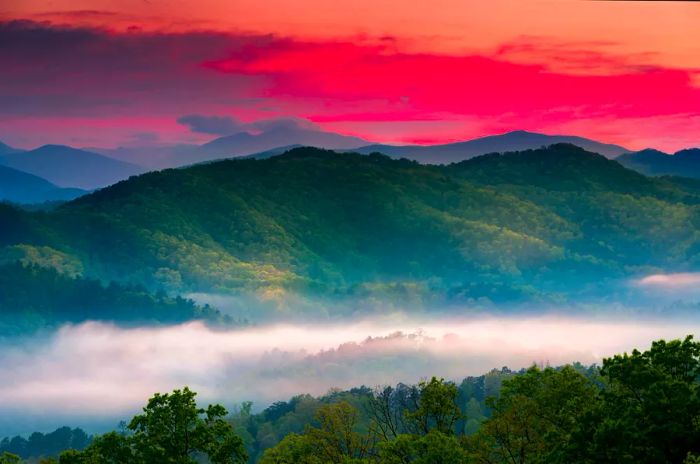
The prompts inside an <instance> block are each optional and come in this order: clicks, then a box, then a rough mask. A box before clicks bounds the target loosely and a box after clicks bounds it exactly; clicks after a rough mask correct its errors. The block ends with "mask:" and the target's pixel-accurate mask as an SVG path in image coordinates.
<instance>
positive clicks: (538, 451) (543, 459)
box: [470, 366, 598, 464]
mask: <svg viewBox="0 0 700 464" xmlns="http://www.w3.org/2000/svg"><path fill="white" fill-rule="evenodd" d="M597 392H598V389H597V387H596V385H595V384H594V383H593V381H592V380H591V379H589V378H587V377H586V376H584V375H583V374H581V373H579V372H578V371H576V370H575V369H574V368H572V367H571V366H565V367H564V368H562V369H560V370H557V369H552V368H546V369H544V370H541V369H539V368H537V367H531V368H530V369H528V370H527V371H526V372H525V373H524V374H522V375H518V376H515V377H512V378H511V379H509V380H506V381H505V382H504V383H503V387H502V389H501V394H500V397H499V398H497V399H496V398H489V400H488V405H489V407H490V408H491V409H492V411H493V412H492V414H493V415H492V417H491V418H490V419H489V420H487V421H485V422H484V423H483V425H482V427H481V429H480V430H479V431H478V433H477V434H476V435H475V436H474V437H473V438H471V439H470V443H471V449H472V450H473V452H474V456H475V457H476V458H477V460H478V461H481V462H484V463H509V464H526V463H552V462H560V461H561V459H562V456H563V454H564V453H565V452H566V450H567V448H566V447H567V445H568V443H569V442H570V440H571V436H572V434H573V433H574V432H575V431H576V430H577V428H578V424H579V422H580V421H581V420H582V418H583V417H584V416H585V415H586V414H588V413H589V412H590V411H591V410H592V408H594V407H595V406H596V404H597V401H598V398H597V396H596V395H597ZM561 462H566V461H565V460H564V461H561Z"/></svg>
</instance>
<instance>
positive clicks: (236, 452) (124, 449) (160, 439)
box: [60, 387, 248, 464]
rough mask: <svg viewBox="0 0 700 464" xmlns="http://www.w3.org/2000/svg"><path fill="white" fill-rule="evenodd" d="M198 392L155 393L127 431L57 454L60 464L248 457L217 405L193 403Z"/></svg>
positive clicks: (235, 463)
mask: <svg viewBox="0 0 700 464" xmlns="http://www.w3.org/2000/svg"><path fill="white" fill-rule="evenodd" d="M195 396H196V393H195V392H193V391H191V390H190V389H189V388H187V387H185V388H183V389H182V390H175V391H173V392H172V393H166V394H159V393H156V394H155V395H154V396H153V397H152V398H151V399H150V400H149V401H148V404H147V405H146V407H145V408H144V409H143V414H140V415H137V416H135V417H134V418H133V419H132V420H131V422H130V423H129V425H128V430H129V432H130V434H129V435H121V434H118V433H115V432H112V433H108V434H106V435H102V436H101V437H97V438H96V439H95V440H94V441H93V443H92V444H91V445H90V446H88V447H87V448H86V449H85V450H84V451H82V452H79V451H67V452H64V453H63V454H61V458H60V463H61V464H93V463H94V464H118V463H119V464H122V463H127V462H128V463H130V464H131V463H134V464H141V463H143V464H149V463H156V462H157V463H162V464H196V463H197V462H198V459H199V458H205V459H207V460H208V462H211V463H212V464H239V463H244V462H246V460H247V459H248V456H247V453H246V451H245V447H244V446H243V441H242V440H241V438H240V437H238V436H237V435H236V434H235V433H234V431H233V428H232V426H231V425H230V424H229V423H228V422H227V421H226V420H225V419H224V418H225V416H226V415H227V411H226V409H224V407H223V406H220V405H209V406H208V407H207V408H206V409H204V408H199V407H197V403H196V401H195Z"/></svg>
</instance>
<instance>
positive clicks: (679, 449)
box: [571, 336, 700, 464]
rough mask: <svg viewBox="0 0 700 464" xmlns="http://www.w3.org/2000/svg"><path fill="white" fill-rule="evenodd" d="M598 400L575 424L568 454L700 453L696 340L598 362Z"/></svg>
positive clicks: (606, 458) (622, 457)
mask: <svg viewBox="0 0 700 464" xmlns="http://www.w3.org/2000/svg"><path fill="white" fill-rule="evenodd" d="M601 375H602V377H603V379H604V380H605V385H604V388H603V390H602V392H601V398H602V404H601V406H600V407H599V408H598V409H597V410H596V411H595V414H591V415H590V416H589V417H588V418H587V419H586V420H585V421H583V422H582V423H581V424H580V428H579V431H578V433H577V434H576V435H575V436H574V443H573V445H572V451H573V453H572V454H571V457H575V458H577V459H579V462H587V463H588V462H591V463H593V462H595V463H639V464H645V463H649V464H651V463H680V462H683V460H684V459H686V457H687V455H688V453H689V452H691V453H695V454H697V453H699V452H700V384H699V383H698V378H699V377H700V343H698V342H695V341H693V337H692V336H688V337H686V338H685V340H682V341H681V340H673V341H671V342H665V341H663V340H661V341H656V342H654V343H652V346H651V349H649V350H647V351H645V352H640V351H638V350H634V351H632V353H631V354H627V353H625V354H622V355H616V356H613V357H612V358H609V359H605V360H604V361H603V367H602V369H601Z"/></svg>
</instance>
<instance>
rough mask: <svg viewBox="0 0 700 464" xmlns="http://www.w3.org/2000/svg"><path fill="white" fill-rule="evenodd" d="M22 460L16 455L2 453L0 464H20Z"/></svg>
mask: <svg viewBox="0 0 700 464" xmlns="http://www.w3.org/2000/svg"><path fill="white" fill-rule="evenodd" d="M21 462H22V459H21V458H20V457H19V456H17V455H16V454H12V453H7V452H5V453H2V455H0V464H21Z"/></svg>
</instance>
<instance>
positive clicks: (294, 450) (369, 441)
mask: <svg viewBox="0 0 700 464" xmlns="http://www.w3.org/2000/svg"><path fill="white" fill-rule="evenodd" d="M315 420H316V421H317V422H318V424H319V425H318V427H312V426H308V427H307V428H306V431H305V432H304V434H303V435H297V434H290V435H287V437H285V439H283V440H282V441H281V442H280V443H279V444H278V445H277V446H275V447H273V448H270V449H268V450H266V451H265V453H264V454H263V456H262V459H261V461H260V462H261V463H264V464H287V463H290V464H291V463H303V464H321V463H351V462H352V463H358V462H363V460H364V459H366V458H368V457H369V456H371V455H373V454H375V450H374V447H375V440H374V437H373V436H372V435H371V434H366V433H361V432H360V431H358V410H357V408H355V407H354V406H352V405H351V404H350V403H348V402H346V401H341V402H338V403H334V404H328V405H324V406H321V408H320V409H319V410H318V412H317V413H316V416H315Z"/></svg>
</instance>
